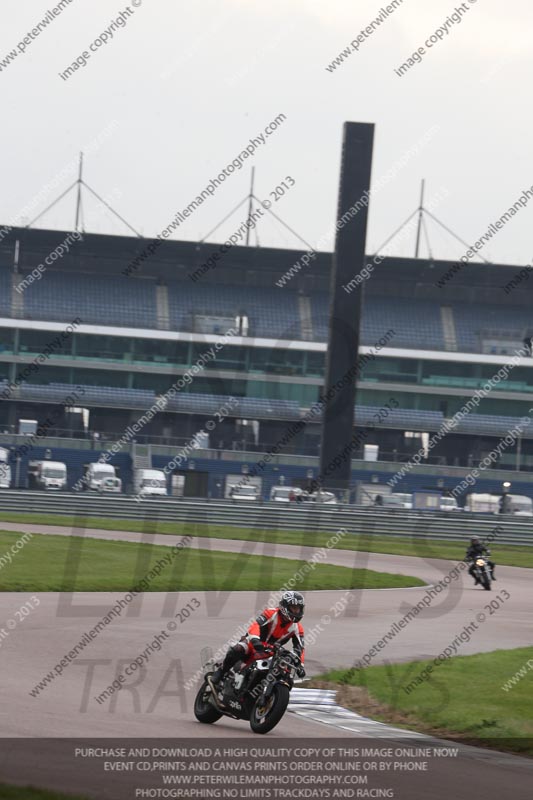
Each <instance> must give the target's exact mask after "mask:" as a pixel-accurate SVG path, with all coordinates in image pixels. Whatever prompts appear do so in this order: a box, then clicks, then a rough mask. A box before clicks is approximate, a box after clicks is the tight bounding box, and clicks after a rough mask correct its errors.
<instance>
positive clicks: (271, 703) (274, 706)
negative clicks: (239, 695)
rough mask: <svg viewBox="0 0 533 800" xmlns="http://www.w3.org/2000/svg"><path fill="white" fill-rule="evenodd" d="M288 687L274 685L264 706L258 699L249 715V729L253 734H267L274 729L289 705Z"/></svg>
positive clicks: (279, 684)
mask: <svg viewBox="0 0 533 800" xmlns="http://www.w3.org/2000/svg"><path fill="white" fill-rule="evenodd" d="M289 697H290V691H289V687H288V686H285V685H284V684H282V683H278V684H276V686H274V688H273V689H272V693H271V695H270V697H269V698H268V700H267V701H266V703H265V705H264V706H261V698H260V697H259V698H258V699H257V701H256V702H255V704H254V707H253V708H252V713H251V714H250V728H251V729H252V730H253V732H254V733H268V732H269V731H271V730H272V728H275V727H276V725H277V724H278V722H279V721H280V719H281V718H282V716H283V715H284V713H285V711H286V710H287V706H288V705H289Z"/></svg>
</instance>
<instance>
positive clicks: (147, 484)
mask: <svg viewBox="0 0 533 800" xmlns="http://www.w3.org/2000/svg"><path fill="white" fill-rule="evenodd" d="M133 490H134V492H135V494H140V495H143V496H145V497H146V496H148V495H165V496H166V495H167V478H166V475H165V473H164V472H163V470H161V469H136V470H135V472H134V475H133Z"/></svg>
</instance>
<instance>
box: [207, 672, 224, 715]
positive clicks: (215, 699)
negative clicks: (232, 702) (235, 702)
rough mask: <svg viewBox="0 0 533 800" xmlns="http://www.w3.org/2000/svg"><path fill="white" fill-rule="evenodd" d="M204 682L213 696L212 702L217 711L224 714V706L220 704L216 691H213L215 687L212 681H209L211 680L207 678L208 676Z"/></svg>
mask: <svg viewBox="0 0 533 800" xmlns="http://www.w3.org/2000/svg"><path fill="white" fill-rule="evenodd" d="M206 681H207V683H208V685H209V688H210V689H211V694H212V695H213V700H214V701H215V705H216V707H217V708H218V710H219V711H224V712H225V706H223V705H222V704H221V703H220V700H219V699H218V695H217V690H216V689H215V685H214V683H213V681H212V680H211V678H210V677H209V675H208V676H207V677H206Z"/></svg>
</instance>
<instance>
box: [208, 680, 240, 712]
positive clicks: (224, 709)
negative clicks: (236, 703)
mask: <svg viewBox="0 0 533 800" xmlns="http://www.w3.org/2000/svg"><path fill="white" fill-rule="evenodd" d="M206 681H207V683H208V684H209V688H210V689H211V694H212V695H213V700H214V701H215V706H216V707H217V709H218V711H220V713H221V714H225V716H226V717H231V718H232V719H240V717H238V716H237V715H236V714H232V713H231V711H229V709H228V708H227V707H226V706H225V705H224V703H221V702H220V700H219V699H218V694H217V690H216V689H215V685H214V683H213V681H212V680H211V678H210V677H209V675H207V676H206Z"/></svg>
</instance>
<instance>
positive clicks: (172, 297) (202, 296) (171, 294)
mask: <svg viewBox="0 0 533 800" xmlns="http://www.w3.org/2000/svg"><path fill="white" fill-rule="evenodd" d="M168 307H169V319H170V325H171V327H172V328H173V329H175V330H191V329H192V322H193V316H194V314H209V315H216V314H220V315H221V316H226V317H227V316H230V317H232V318H233V319H235V318H236V317H237V316H238V315H240V314H245V315H246V316H247V317H248V319H249V329H248V335H249V336H254V337H259V336H260V337H269V338H275V339H300V338H301V337H302V329H301V324H300V317H299V311H298V296H297V294H296V293H295V292H293V291H290V290H284V291H282V292H280V291H279V289H278V290H274V289H270V288H265V287H261V288H260V289H254V288H251V287H247V286H220V285H218V286H214V285H212V284H207V283H205V284H202V285H198V286H196V285H192V284H190V283H189V284H187V285H186V284H184V283H178V282H176V281H174V282H169V285H168ZM220 333H224V331H220Z"/></svg>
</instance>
